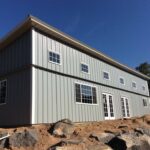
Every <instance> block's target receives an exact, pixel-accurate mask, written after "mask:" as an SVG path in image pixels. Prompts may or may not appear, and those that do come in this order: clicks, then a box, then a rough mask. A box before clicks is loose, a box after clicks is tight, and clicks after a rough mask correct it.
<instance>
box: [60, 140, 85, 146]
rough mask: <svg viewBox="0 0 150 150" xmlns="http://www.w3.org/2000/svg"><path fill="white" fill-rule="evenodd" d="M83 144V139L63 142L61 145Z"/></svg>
mask: <svg viewBox="0 0 150 150" xmlns="http://www.w3.org/2000/svg"><path fill="white" fill-rule="evenodd" d="M82 142H83V140H82V139H71V140H62V141H61V143H62V144H65V145H67V144H81V143H82Z"/></svg>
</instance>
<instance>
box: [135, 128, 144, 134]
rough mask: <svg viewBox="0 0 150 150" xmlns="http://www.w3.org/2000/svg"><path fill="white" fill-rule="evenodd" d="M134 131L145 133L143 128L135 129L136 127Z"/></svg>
mask: <svg viewBox="0 0 150 150" xmlns="http://www.w3.org/2000/svg"><path fill="white" fill-rule="evenodd" d="M134 131H135V132H137V133H139V134H141V135H143V134H144V132H143V129H142V128H135V129H134Z"/></svg>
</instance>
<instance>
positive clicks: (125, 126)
mask: <svg viewBox="0 0 150 150" xmlns="http://www.w3.org/2000/svg"><path fill="white" fill-rule="evenodd" d="M122 128H128V126H127V125H120V126H118V129H122Z"/></svg>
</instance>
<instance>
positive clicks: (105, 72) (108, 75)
mask: <svg viewBox="0 0 150 150" xmlns="http://www.w3.org/2000/svg"><path fill="white" fill-rule="evenodd" d="M104 73H107V74H108V79H107V78H105V77H104ZM103 79H105V80H110V73H109V72H108V71H103Z"/></svg>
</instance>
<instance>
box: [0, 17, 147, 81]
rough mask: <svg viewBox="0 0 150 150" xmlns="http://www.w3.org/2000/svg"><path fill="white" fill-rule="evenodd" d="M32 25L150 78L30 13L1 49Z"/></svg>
mask: <svg viewBox="0 0 150 150" xmlns="http://www.w3.org/2000/svg"><path fill="white" fill-rule="evenodd" d="M31 27H35V28H38V29H40V30H42V31H43V32H45V33H46V34H49V35H53V36H55V37H56V38H57V39H60V40H62V41H64V42H66V43H69V44H71V45H73V46H75V47H77V48H79V49H82V50H83V51H84V52H88V53H90V54H92V55H94V56H96V57H98V58H99V59H102V60H103V61H105V62H107V63H109V64H112V65H113V66H116V67H117V68H119V69H121V70H124V71H127V72H129V73H131V74H134V75H136V76H138V77H140V78H143V79H145V80H150V77H148V76H146V75H144V74H142V73H140V72H138V71H136V70H134V69H132V68H130V67H128V66H126V65H123V64H121V63H120V62H118V61H115V60H114V59H112V58H110V57H108V56H106V55H105V54H103V53H101V52H100V51H98V50H96V49H94V48H91V47H89V46H88V45H86V44H84V43H83V42H80V41H79V40H77V39H75V38H73V37H71V36H69V35H67V34H65V33H63V32H62V31H59V30H58V29H56V28H54V27H52V26H50V25H49V24H47V23H45V22H43V21H42V20H40V19H38V18H36V17H34V16H32V15H28V17H27V18H26V19H25V20H24V21H23V22H21V23H20V24H19V25H17V26H16V27H15V28H14V29H13V30H12V31H10V32H9V33H8V34H7V35H6V36H5V37H4V38H2V39H1V40H0V49H2V48H3V47H5V46H7V45H8V44H9V43H10V42H12V41H13V40H15V39H16V38H17V37H19V36H20V35H21V34H23V33H24V32H25V31H27V30H28V29H30V28H31Z"/></svg>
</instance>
